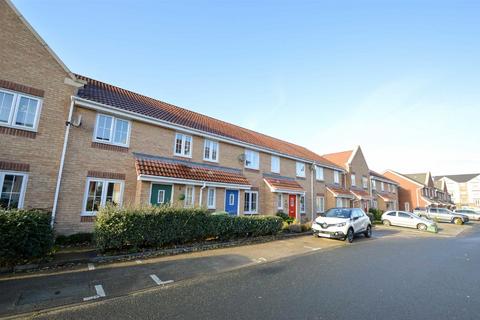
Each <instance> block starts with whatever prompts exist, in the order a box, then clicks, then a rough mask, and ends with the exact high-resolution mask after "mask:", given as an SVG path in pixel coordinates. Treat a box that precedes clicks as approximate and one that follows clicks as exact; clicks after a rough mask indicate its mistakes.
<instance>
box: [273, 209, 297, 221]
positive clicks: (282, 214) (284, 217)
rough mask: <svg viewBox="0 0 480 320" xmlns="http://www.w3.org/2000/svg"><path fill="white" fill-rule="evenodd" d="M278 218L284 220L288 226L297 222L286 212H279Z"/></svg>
mask: <svg viewBox="0 0 480 320" xmlns="http://www.w3.org/2000/svg"><path fill="white" fill-rule="evenodd" d="M277 217H280V218H282V220H283V221H284V222H286V223H288V224H291V223H293V221H295V219H294V218H292V217H290V216H289V215H288V214H286V213H285V212H283V211H278V212H277Z"/></svg>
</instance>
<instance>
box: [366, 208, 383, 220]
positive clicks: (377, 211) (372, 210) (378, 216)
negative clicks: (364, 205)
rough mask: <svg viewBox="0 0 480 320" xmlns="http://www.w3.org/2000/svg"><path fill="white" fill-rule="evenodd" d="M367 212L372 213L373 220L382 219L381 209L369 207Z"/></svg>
mask: <svg viewBox="0 0 480 320" xmlns="http://www.w3.org/2000/svg"><path fill="white" fill-rule="evenodd" d="M368 212H369V213H371V214H372V215H373V219H374V220H375V221H380V220H382V214H383V212H382V210H380V209H375V208H370V209H368Z"/></svg>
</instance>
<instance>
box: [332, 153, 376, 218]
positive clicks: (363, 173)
mask: <svg viewBox="0 0 480 320" xmlns="http://www.w3.org/2000/svg"><path fill="white" fill-rule="evenodd" d="M323 157H324V158H325V159H327V160H330V161H331V162H333V163H335V164H336V165H338V166H340V167H343V168H344V169H345V174H343V175H342V177H341V178H342V179H343V183H341V182H339V183H338V184H337V185H330V186H329V187H328V188H327V189H328V191H329V193H328V196H327V198H329V200H328V202H329V203H332V204H333V203H335V206H336V207H355V208H362V209H363V210H365V211H368V209H369V208H370V201H371V200H372V197H371V192H370V183H369V181H370V170H369V169H368V165H367V161H366V160H365V157H364V155H363V152H362V149H361V148H360V146H357V147H356V148H355V149H354V150H348V151H342V152H336V153H330V154H325V155H323Z"/></svg>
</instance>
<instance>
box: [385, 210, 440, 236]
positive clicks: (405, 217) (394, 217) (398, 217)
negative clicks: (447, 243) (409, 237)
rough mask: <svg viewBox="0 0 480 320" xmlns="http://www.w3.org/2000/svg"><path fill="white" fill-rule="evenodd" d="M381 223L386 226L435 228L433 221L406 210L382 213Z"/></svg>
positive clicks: (420, 228)
mask: <svg viewBox="0 0 480 320" xmlns="http://www.w3.org/2000/svg"><path fill="white" fill-rule="evenodd" d="M382 223H383V224H384V225H386V226H390V225H392V226H399V227H407V228H415V229H418V230H422V231H425V230H427V229H429V230H430V229H433V230H434V231H435V232H436V230H437V225H436V224H435V222H433V221H431V220H428V219H424V218H420V217H419V216H417V215H416V214H414V213H411V212H406V211H387V212H385V213H384V214H382Z"/></svg>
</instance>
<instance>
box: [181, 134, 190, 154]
mask: <svg viewBox="0 0 480 320" xmlns="http://www.w3.org/2000/svg"><path fill="white" fill-rule="evenodd" d="M191 145H192V137H190V136H185V147H184V148H185V149H184V151H183V154H184V155H186V156H189V155H190V148H191Z"/></svg>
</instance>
